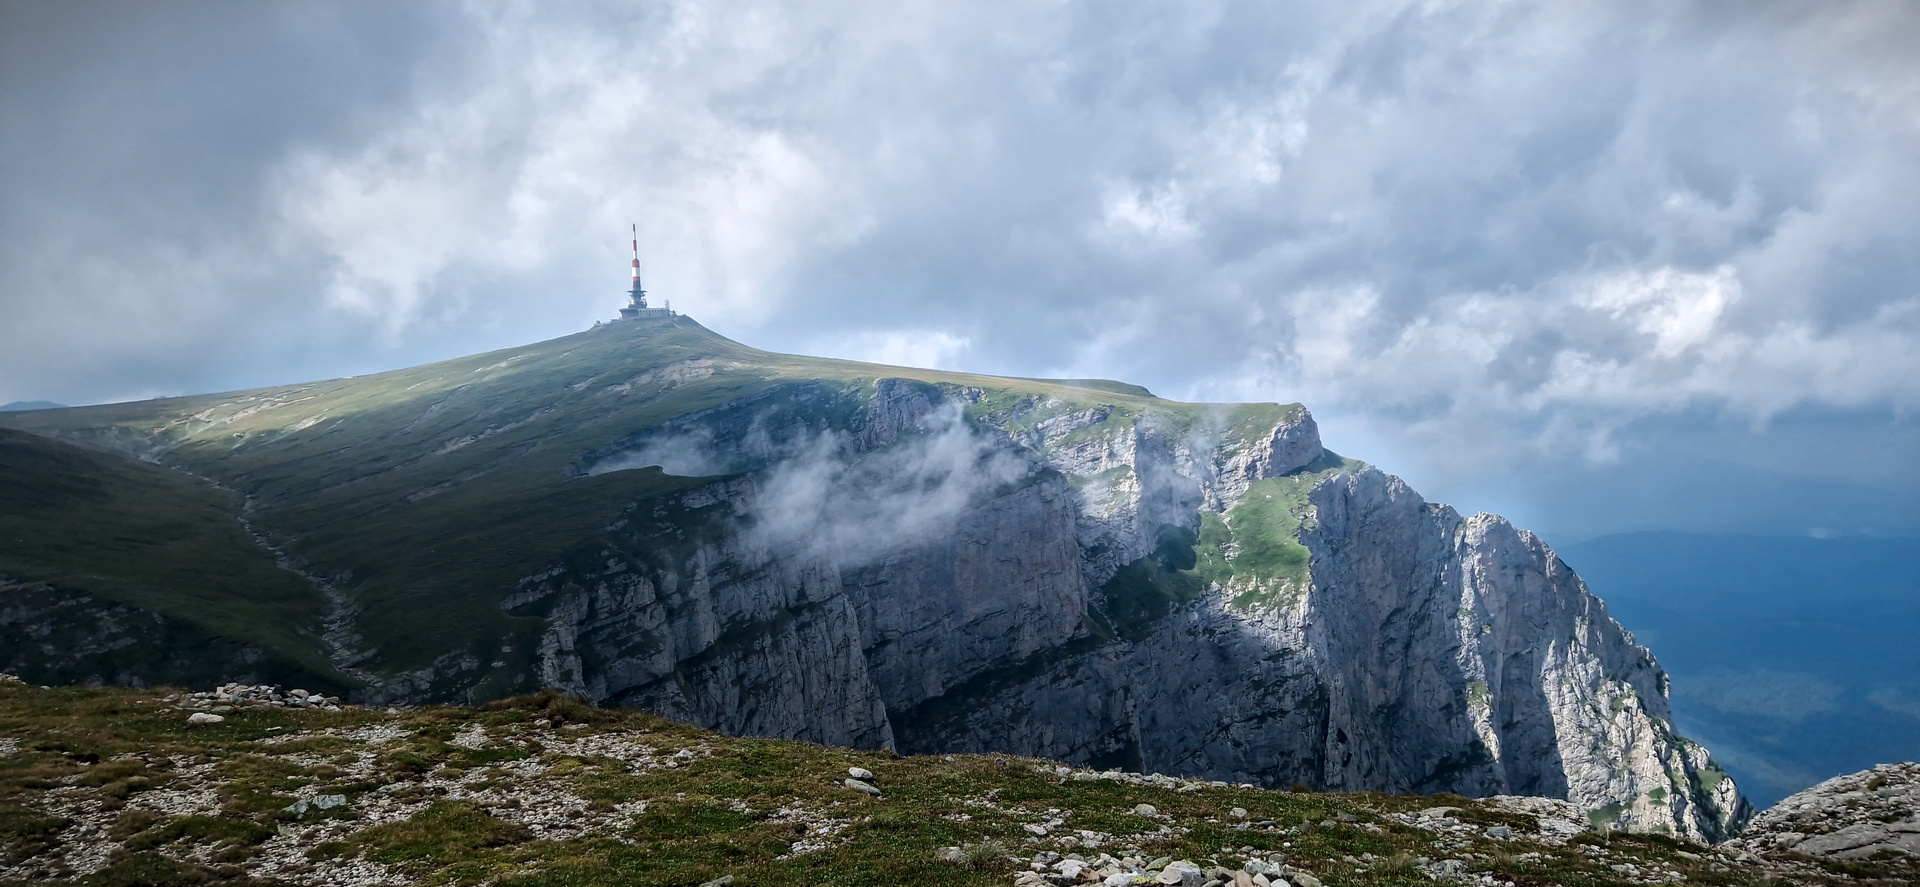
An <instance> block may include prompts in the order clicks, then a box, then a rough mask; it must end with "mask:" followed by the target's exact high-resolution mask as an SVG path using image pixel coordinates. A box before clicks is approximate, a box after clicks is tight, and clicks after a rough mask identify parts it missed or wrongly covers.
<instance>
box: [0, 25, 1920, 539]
mask: <svg viewBox="0 0 1920 887" xmlns="http://www.w3.org/2000/svg"><path fill="white" fill-rule="evenodd" d="M1917 158H1920V6H1916V5H1914V4H1910V3H1901V2H1893V0H1875V2H1844V0H1841V2H1805V3H1765V2H1762V3H1753V2H1732V0H1727V2H1701V3H1687V2H1645V3H1636V2H1591V3H1588V2H1571V0H1570V2H1557V3H1522V2H1487V3H1460V4H1455V3H1446V2H1428V3H1397V2H1364V0H1363V2H1348V3H1304V2H1303V3H1291V2H1276V0H1258V2H1245V3H1236V2H1208V0H1183V2H1164V3H1150V2H1129V0H1112V2H1100V3H1081V2H1072V0H1046V2H1019V0H1009V2H999V3H991V4H955V3H950V2H931V3H916V2H913V0H888V2H873V3H860V2H845V3H840V2H823V0H809V2H804V3H801V2H789V3H784V4H767V3H757V2H697V3H672V2H620V3H613V2H609V3H598V4H595V3H578V4H569V3H552V2H541V3H532V2H528V3H506V2H502V3H464V4H462V3H427V2H421V3H404V4H394V3H384V2H381V3H376V2H364V3H351V2H349V3H327V4H315V3H257V2H239V0H233V2H213V0H203V2H172V3H154V2H130V3H124V4H107V3H88V2H62V3H25V2H14V3H5V4H0V402H4V401H9V400H26V399H46V400H55V401H60V402H64V403H88V402H97V401H106V400H124V399H131V398H140V397H151V396H156V395H165V394H181V393H192V392H202V391H212V390H223V389H230V388H238V387H245V386H254V385H264V384H271V383H281V382H293V381H301V380H306V379H311V378H318V377H331V376H339V375H347V374H354V373H362V372H368V371H373V370H379V369H387V368H393V367H399V366H405V365H410V364H414V363H420V362H424V361H429V360H435V359H440V358H446V357H452V356H457V355H461V354H466V353H471V352H475V351H480V350H485V349H490V348H497V347H505V346H509V345H514V344H519V343H523V342H527V341H532V340H537V339H544V338H549V337H552V336H558V335H563V334H566V333H569V332H572V331H576V330H579V329H582V328H585V327H587V326H589V325H590V324H591V323H592V322H593V321H594V320H596V319H601V318H607V317H611V316H612V314H613V312H614V310H615V309H616V308H617V307H618V306H619V305H620V304H621V302H622V295H621V294H622V291H623V290H624V289H625V283H626V281H625V277H626V247H627V235H626V231H627V224H628V222H629V221H630V220H631V221H634V222H637V223H638V224H639V226H640V235H641V239H642V241H643V247H644V256H643V262H644V267H645V271H646V274H647V279H648V286H649V289H650V290H652V291H653V292H654V293H655V294H656V296H657V297H659V298H665V299H670V300H672V303H673V306H674V307H675V308H677V309H680V310H682V311H684V312H686V313H688V314H691V315H692V316H694V317H695V318H696V319H698V320H700V321H701V322H702V323H705V324H706V325H708V326H709V327H711V328H713V329H715V330H717V331H719V332H722V333H724V334H726V335H728V336H731V337H733V338H736V339H738V340H740V341H743V342H746V343H748V344H752V345H756V346H760V347H764V348H770V349H776V350H784V351H796V352H804V353H811V354H826V355H836V356H844V357H853V358H863V359H870V360H881V361H887V362H895V363H907V364H919V365H933V366H939V367H945V368H953V369H964V370H972V371H979V372H989V373H1005V374H1015V375H1063V376H1105V377H1113V378H1120V379H1126V380H1128V381H1133V382H1137V383H1140V384H1144V385H1147V386H1148V387H1150V388H1152V389H1153V390H1154V391H1156V392H1157V393H1160V394H1161V395H1163V396H1168V397H1177V398H1182V399H1194V400H1278V401H1293V400H1300V401H1304V402H1306V403H1307V404H1308V405H1309V406H1310V407H1311V408H1313V409H1314V411H1315V413H1316V415H1318V416H1319V417H1320V418H1321V423H1322V427H1323V430H1324V433H1325V436H1326V437H1327V439H1328V442H1329V443H1330V445H1332V446H1333V447H1335V448H1336V449H1339V450H1341V451H1342V452H1345V453H1347V454H1349V455H1352V456H1356V457H1359V458H1363V459H1367V460H1369V461H1372V462H1375V463H1377V464H1380V465H1381V466H1383V467H1385V468H1387V469H1388V470H1390V471H1394V472H1396V473H1399V474H1401V475H1403V476H1405V477H1407V478H1408V479H1409V480H1410V481H1412V482H1413V483H1414V485H1415V486H1416V487H1417V488H1419V489H1421V490H1422V491H1423V492H1425V493H1426V494H1428V496H1429V497H1430V498H1436V499H1441V500H1444V501H1449V502H1452V503H1455V504H1456V505H1458V506H1460V507H1461V508H1463V509H1465V510H1469V511H1472V510H1493V511H1501V512H1503V513H1507V514H1509V515H1511V516H1513V517H1515V519H1516V520H1517V521H1519V522H1520V523H1522V524H1523V525H1527V526H1533V527H1536V528H1538V529H1541V530H1542V531H1543V532H1545V533H1546V534H1547V535H1548V537H1549V540H1550V541H1552V540H1554V539H1567V540H1571V539H1575V538H1581V537H1585V536H1591V535H1595V534H1600V533H1608V532H1619V531H1625V530H1635V529H1663V528H1672V529H1693V530H1718V531H1759V532H1773V533H1814V534H1832V533H1843V534H1851V533H1896V534H1900V533H1915V532H1920V506H1916V505H1915V503H1916V502H1917V501H1920V419H1917V418H1916V416H1915V415H1914V411H1915V408H1916V406H1920V159H1917Z"/></svg>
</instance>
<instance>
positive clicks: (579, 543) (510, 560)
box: [0, 317, 1298, 671]
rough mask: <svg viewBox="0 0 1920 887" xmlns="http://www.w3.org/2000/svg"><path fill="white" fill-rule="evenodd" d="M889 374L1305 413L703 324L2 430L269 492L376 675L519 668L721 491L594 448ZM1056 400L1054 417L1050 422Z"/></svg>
mask: <svg viewBox="0 0 1920 887" xmlns="http://www.w3.org/2000/svg"><path fill="white" fill-rule="evenodd" d="M883 377H898V378H907V379H915V380H920V381H924V382H928V383H932V384H937V385H943V386H952V387H956V388H971V389H978V390H979V391H980V392H981V396H980V397H978V398H977V401H976V402H975V403H974V405H973V406H972V407H971V408H970V410H969V412H970V413H972V414H974V415H975V416H976V417H977V418H983V419H992V418H994V417H995V416H1000V417H1002V418H1004V417H1005V416H1007V415H1010V414H1012V413H1015V412H1018V413H1020V414H1021V417H1022V418H1021V421H1024V422H1028V423H1031V422H1035V421H1039V420H1040V419H1042V418H1045V417H1046V416H1048V415H1056V414H1060V413H1064V412H1069V411H1073V410H1081V409H1091V408H1096V407H1097V408H1102V409H1110V410H1113V411H1114V412H1115V413H1117V414H1120V415H1123V416H1129V417H1134V418H1139V417H1144V416H1152V417H1154V419H1155V420H1156V421H1159V422H1163V423H1165V424H1168V425H1170V426H1172V427H1175V428H1185V427H1192V426H1194V425H1195V424H1197V423H1200V422H1203V421H1204V422H1209V423H1214V424H1217V425H1218V426H1219V427H1221V428H1222V429H1224V432H1223V433H1227V434H1233V433H1236V431H1245V430H1247V429H1257V428H1260V427H1262V424H1261V423H1262V422H1264V423H1265V425H1264V427H1266V428H1271V427H1272V424H1273V421H1274V420H1275V419H1276V417H1278V416H1280V415H1283V414H1284V413H1285V412H1286V411H1288V410H1291V409H1297V408H1298V407H1297V405H1291V406H1281V405H1273V404H1255V405H1238V406H1234V407H1216V406H1204V405H1192V404H1178V403H1173V402H1170V401H1164V400H1160V399H1157V398H1154V397H1152V396H1151V395H1150V394H1148V393H1147V392H1146V391H1145V389H1140V388H1137V387H1135V386H1128V385H1123V384H1120V383H1113V382H1105V381H1101V380H1072V381H1048V380H1031V379H1007V378H997V377H988V376H976V375H969V374H963V373H948V372H940V371H933V370H922V369H911V368H904V367H886V366H878V365H873V364H863V363H857V362H851V361H841V360H828V359H820V358H807V357H797V356H791V355H780V354H772V353H768V352H764V351H758V350H755V349H752V348H747V347H745V346H742V345H740V344H738V343H735V342H732V341H729V340H727V339H725V338H722V337H720V336H717V335H715V334H713V333H711V332H709V331H708V330H706V329H704V328H702V327H700V326H699V325H698V324H696V323H694V322H693V321H692V320H690V319H687V318H684V317H682V318H674V319H670V320H649V321H638V322H623V323H616V324H609V325H605V326H600V327H596V328H595V329H592V330H589V331H586V332H582V333H578V334H575V335H572V336H567V337H563V338H560V339H555V340H552V341H548V342H541V343H538V344H534V345H528V346H525V347H521V348H512V349H507V350H504V351H496V352H492V353H489V354H482V355H475V356H472V357H466V358H461V359H458V360H451V361H445V362H442V363H436V364H430V365H426V366H421V367H414V368H410V369H404V370H397V371H394V372H387V373H379V374H375V375H369V376H362V377H356V378H350V379H336V380H331V381H325V382H316V383H311V384H304V385H291V386H281V387H276V388H265V389H257V390H252V391H242V392H232V393H227V394H215V395H204V396H195V397H183V398H170V399H162V400H153V401H143V402H138V403H128V404H111V405H103V406H95V407H82V408H75V409H68V410H59V411H51V412H35V413H23V414H18V415H7V416H5V417H4V418H0V424H4V425H10V426H12V427H15V428H19V429H23V430H27V431H31V432H33V433H35V434H40V435H47V436H53V437H59V438H64V439H67V440H72V441H79V442H83V443H87V444H91V445H94V446H99V447H108V448H114V449H119V450H122V451H125V452H130V453H135V454H141V455H147V456H150V457H152V458H156V459H158V460H160V461H162V462H164V463H166V464H168V465H172V466H177V467H178V468H181V469H183V470H185V471H189V472H193V473H195V474H200V475H204V476H207V477H211V478H214V479H216V480H218V481H219V482H220V483H222V484H224V485H226V486H229V487H231V488H233V489H235V490H237V491H239V492H240V493H242V494H245V495H246V496H248V497H251V499H252V503H253V505H252V511H251V515H252V519H253V521H254V525H255V527H257V528H258V529H259V530H260V531H262V532H263V533H264V534H266V535H267V536H268V537H269V538H270V539H271V540H272V541H273V542H274V543H275V544H276V545H279V546H281V547H282V548H283V550H285V551H287V552H289V553H290V554H292V555H294V556H296V557H298V558H299V559H301V560H303V561H304V562H305V563H306V565H307V566H308V568H309V569H310V570H311V571H312V572H314V573H317V574H320V575H324V576H327V577H330V578H331V579H333V580H334V582H335V583H336V584H337V585H338V586H339V587H340V588H341V589H342V590H343V591H345V592H346V593H347V595H348V596H349V597H350V598H351V600H352V603H353V605H354V606H355V607H356V608H357V610H358V618H357V620H356V624H357V627H358V630H359V631H360V632H361V634H362V635H363V636H364V642H363V646H364V647H370V648H374V649H377V650H378V651H379V652H378V656H377V657H376V658H375V659H374V660H373V664H375V665H377V666H378V667H380V668H382V669H385V670H404V669H410V668H417V667H421V666H424V665H427V664H429V663H430V662H432V661H433V660H434V659H435V657H436V656H439V655H443V654H445V653H446V652H447V651H450V650H454V651H457V650H469V651H472V652H475V653H477V654H479V655H484V656H485V657H486V658H487V659H493V658H495V657H496V656H498V657H500V659H499V661H502V662H503V663H504V664H503V666H501V668H502V670H503V671H513V670H515V669H516V668H518V667H519V666H521V665H524V663H525V657H527V656H530V655H531V652H532V646H533V645H532V644H531V643H530V642H527V643H513V644H509V645H507V646H510V647H512V648H513V650H512V651H499V650H498V648H497V647H494V646H492V645H491V643H492V639H498V638H502V637H517V638H527V637H529V636H530V635H531V633H534V632H537V631H538V630H539V628H540V625H539V624H538V623H537V621H536V620H533V619H527V618H516V617H513V616H510V615H508V614H506V613H504V612H503V611H502V610H501V609H500V607H499V605H498V602H499V600H500V598H501V597H502V596H503V595H505V594H506V593H508V592H509V591H511V590H512V589H513V587H514V583H515V582H516V580H518V579H519V578H521V577H523V576H527V575H529V574H531V573H534V572H536V571H538V570H540V569H541V568H543V567H544V566H547V565H550V564H554V563H561V562H567V561H570V560H579V559H587V560H591V559H593V558H596V557H598V556H599V553H600V552H601V551H602V550H603V549H604V547H605V546H604V544H603V543H604V539H605V533H606V532H607V531H606V529H605V528H607V527H608V526H609V525H611V524H614V523H615V522H617V521H619V520H620V519H621V518H622V515H623V513H624V512H625V510H626V509H628V508H629V507H630V506H631V505H632V504H633V503H635V502H639V501H644V500H647V499H649V498H650V497H654V496H658V495H661V494H664V493H670V492H673V491H676V490H679V489H684V488H686V487H687V486H690V485H693V484H697V483H700V482H701V481H699V480H695V479H689V478H680V477H672V476H668V475H665V474H662V473H661V472H659V471H656V470H633V471H617V472H608V473H604V474H598V475H588V474H586V473H584V472H583V471H582V470H581V469H582V468H583V467H584V466H583V465H582V463H581V459H582V457H583V455H585V454H589V453H594V452H604V451H606V450H608V449H609V448H611V447H613V446H615V445H616V444H618V443H619V442H620V441H622V440H623V439H626V438H627V437H628V436H630V435H632V434H634V433H635V432H638V431H640V430H642V429H646V428H649V427H653V426H657V425H659V424H660V423H661V422H664V421H666V420H669V419H672V418H675V417H678V416H683V415H686V414H688V413H693V412H696V411H699V410H703V409H708V408H711V407H715V406H717V405H720V404H723V403H727V402H730V401H736V400H739V399H741V398H748V397H756V396H759V397H766V398H771V399H776V400H782V401H784V402H785V403H786V406H787V407H788V408H789V412H791V413H792V414H794V415H796V416H798V417H800V418H801V419H802V420H806V419H808V418H813V419H816V420H821V421H824V420H825V419H827V418H829V416H827V415H825V413H826V412H831V411H834V410H846V409H849V408H850V406H852V405H857V404H859V403H860V402H861V400H862V399H863V398H865V397H868V396H870V394H871V387H872V386H871V384H870V383H871V381H872V380H874V379H876V378H883ZM1039 401H1044V402H1045V403H1046V404H1047V406H1046V407H1045V408H1044V409H1040V410H1034V409H1032V407H1033V405H1034V404H1035V403H1036V402H1039ZM809 411H813V412H815V413H820V415H810V412H809ZM1010 430H1013V431H1016V432H1018V431H1019V430H1020V429H1019V428H1017V427H1016V428H1010ZM482 639H488V642H489V643H488V645H487V646H486V648H485V649H480V644H481V642H482Z"/></svg>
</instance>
